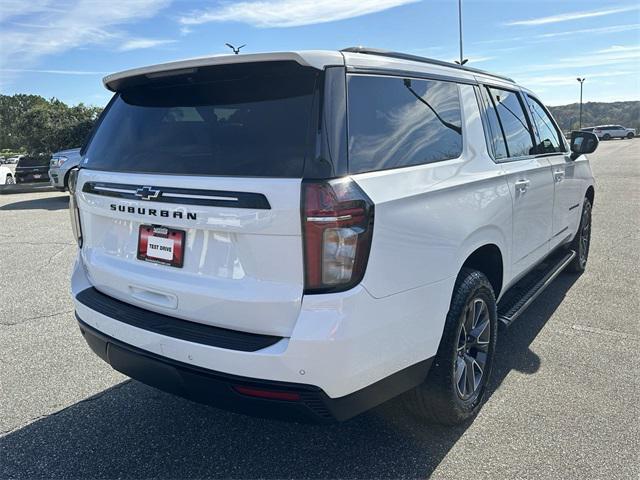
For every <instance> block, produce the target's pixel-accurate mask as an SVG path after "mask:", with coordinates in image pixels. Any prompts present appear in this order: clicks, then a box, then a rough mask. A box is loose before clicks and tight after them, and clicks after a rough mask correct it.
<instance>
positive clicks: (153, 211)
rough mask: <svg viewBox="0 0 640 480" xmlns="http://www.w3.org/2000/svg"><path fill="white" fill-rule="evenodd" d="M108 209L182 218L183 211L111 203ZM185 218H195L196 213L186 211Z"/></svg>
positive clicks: (196, 216)
mask: <svg viewBox="0 0 640 480" xmlns="http://www.w3.org/2000/svg"><path fill="white" fill-rule="evenodd" d="M109 209H110V210H111V211H113V212H115V211H118V212H124V213H132V214H136V213H137V214H138V215H151V216H152V217H157V216H160V217H163V218H169V217H172V218H180V219H182V218H184V216H185V213H184V212H182V211H180V210H174V211H171V210H157V209H155V208H149V209H147V208H145V207H130V206H127V205H116V204H115V203H112V204H110V205H109ZM186 216H187V220H197V218H198V214H197V213H193V212H186Z"/></svg>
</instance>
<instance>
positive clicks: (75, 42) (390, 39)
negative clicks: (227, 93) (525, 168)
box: [0, 0, 640, 106]
mask: <svg viewBox="0 0 640 480" xmlns="http://www.w3.org/2000/svg"><path fill="white" fill-rule="evenodd" d="M457 12H458V10H457V1H456V0H422V1H420V0H359V1H355V0H352V1H347V0H259V1H258V0H243V1H218V0H210V1H191V0H173V1H172V0H1V1H0V91H1V92H2V93H6V94H12V93H34V94H39V95H43V96H44V97H57V98H60V99H61V100H63V101H65V102H68V103H78V102H84V103H87V104H92V105H100V106H102V105H104V104H105V103H106V102H107V101H108V99H109V97H110V95H109V92H107V91H106V90H105V89H104V88H103V87H102V81H101V79H102V77H103V76H104V75H105V74H108V73H112V72H114V71H119V70H124V69H127V68H132V67H137V66H141V65H147V64H153V63H159V62H165V61H169V60H175V59H181V58H189V57H197V56H205V55H211V54H219V53H224V52H226V51H228V49H227V47H225V46H224V44H225V42H231V43H233V44H236V45H238V44H242V43H246V44H247V46H246V47H245V48H244V49H243V51H244V52H248V53H253V52H262V51H282V50H302V49H340V48H343V47H347V46H353V45H366V46H372V47H378V48H384V49H390V50H398V51H404V52H409V53H415V54H419V55H425V56H430V57H433V58H439V59H444V60H454V59H456V58H457V57H458V23H457V22H458V13H457ZM463 19H464V45H465V47H464V48H465V51H464V53H465V57H467V58H469V65H470V66H475V67H477V68H482V69H486V70H490V71H494V72H496V73H502V74H507V75H510V76H512V77H513V78H515V79H516V80H517V81H519V82H520V83H521V84H523V85H525V86H527V87H529V88H531V89H532V90H534V91H536V92H537V93H538V94H539V95H540V96H541V97H542V99H543V100H544V101H545V102H546V103H548V104H550V105H560V104H565V103H572V102H575V101H577V100H578V92H579V88H578V82H577V81H576V77H577V76H584V77H586V78H587V80H586V81H585V83H584V99H585V101H615V100H639V99H640V3H639V2H637V1H635V0H630V1H629V0H627V1H626V2H625V1H621V2H617V1H607V0H598V1H591V0H581V1H571V0H567V1H564V0H553V1H549V0H542V1H535V0H530V1H529V0H512V1H505V0H502V1H498V0H493V1H486V0H485V1H481V0H463Z"/></svg>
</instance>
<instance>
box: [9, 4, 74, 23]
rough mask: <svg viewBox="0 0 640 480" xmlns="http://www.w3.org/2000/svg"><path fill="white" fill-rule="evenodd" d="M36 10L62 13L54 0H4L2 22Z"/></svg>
mask: <svg viewBox="0 0 640 480" xmlns="http://www.w3.org/2000/svg"><path fill="white" fill-rule="evenodd" d="M36 12H54V13H62V12H63V10H61V9H60V8H57V7H56V6H55V4H54V2H53V1H52V0H28V1H25V0H2V5H1V6H0V22H4V21H6V20H9V19H11V18H17V17H21V16H24V15H29V14H31V13H36Z"/></svg>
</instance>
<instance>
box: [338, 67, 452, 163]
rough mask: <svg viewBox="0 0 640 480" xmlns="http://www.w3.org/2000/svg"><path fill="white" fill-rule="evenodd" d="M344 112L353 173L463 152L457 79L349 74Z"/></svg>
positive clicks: (435, 158) (435, 159) (421, 161)
mask: <svg viewBox="0 0 640 480" xmlns="http://www.w3.org/2000/svg"><path fill="white" fill-rule="evenodd" d="M348 118H349V170H350V171H351V173H361V172H369V171H374V170H384V169H389V168H398V167H406V166H409V165H419V164H424V163H431V162H437V161H441V160H449V159H452V158H456V157H458V156H460V154H461V153H462V120H461V113H460V97H459V93H458V85H457V84H455V83H450V82H442V81H436V80H416V79H408V78H397V77H376V76H368V75H351V76H349V79H348Z"/></svg>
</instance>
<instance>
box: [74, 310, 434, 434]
mask: <svg viewBox="0 0 640 480" xmlns="http://www.w3.org/2000/svg"><path fill="white" fill-rule="evenodd" d="M76 319H77V320H78V324H79V327H80V332H81V333H82V335H83V336H84V338H85V340H86V342H87V344H88V345H89V347H90V348H91V349H92V350H93V351H94V352H95V353H96V354H97V355H98V356H99V357H100V358H102V359H103V360H104V361H105V362H107V363H108V364H110V365H111V366H112V367H113V368H114V369H115V370H117V371H119V372H121V373H123V374H125V375H127V376H129V377H131V378H134V379H136V380H139V381H140V382H142V383H145V384H147V385H150V386H152V387H155V388H158V389H160V390H163V391H166V392H169V393H172V394H175V395H178V396H181V397H184V398H187V399H189V400H193V401H196V402H199V403H204V404H207V405H212V406H215V407H219V408H223V409H225V410H229V411H233V412H237V413H244V414H249V415H252V416H258V417H267V418H277V419H280V420H288V421H298V422H305V423H307V422H312V423H327V422H333V421H344V420H348V419H349V418H352V417H354V416H356V415H358V414H360V413H362V412H364V411H366V410H369V409H371V408H373V407H375V406H377V405H379V404H381V403H383V402H385V401H387V400H389V399H391V398H393V397H395V396H397V395H399V394H400V393H403V392H405V391H407V390H409V389H411V388H413V387H415V386H416V385H418V384H420V383H421V382H423V381H424V379H425V378H426V376H427V373H428V371H429V367H430V366H431V362H432V358H429V359H427V360H424V361H422V362H419V363H417V364H415V365H412V366H410V367H408V368H405V369H403V370H401V371H400V372H397V373H395V374H393V375H390V376H389V377H386V378H384V379H382V380H380V381H378V382H376V383H374V384H371V385H369V386H367V387H365V388H363V389H361V390H358V391H356V392H354V393H351V394H349V395H345V396H344V397H340V398H330V397H329V396H328V395H327V394H326V393H325V392H324V391H322V389H320V388H318V387H316V386H313V385H306V384H297V383H287V382H277V381H272V380H263V379H254V378H248V377H241V376H237V375H231V374H227V373H223V372H217V371H213V370H208V369H205V368H201V367H197V366H195V365H190V364H186V363H182V362H178V361H176V360H173V359H170V358H167V357H162V356H159V355H156V354H154V353H151V352H147V351H145V350H142V349H139V348H137V347H134V346H132V345H128V344H125V343H123V342H121V341H119V340H116V339H114V338H112V337H110V336H108V335H105V334H103V333H102V332H99V331H98V330H96V329H94V328H92V327H90V326H89V325H87V324H86V323H85V322H83V321H82V319H81V318H80V317H79V316H78V314H77V313H76ZM238 387H246V388H247V389H264V390H270V391H274V392H282V393H291V394H295V395H288V396H287V395H281V396H280V397H281V398H290V399H294V398H296V399H297V400H283V399H277V400H275V399H271V398H259V397H254V396H247V395H243V394H241V393H240V391H242V388H240V389H238Z"/></svg>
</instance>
